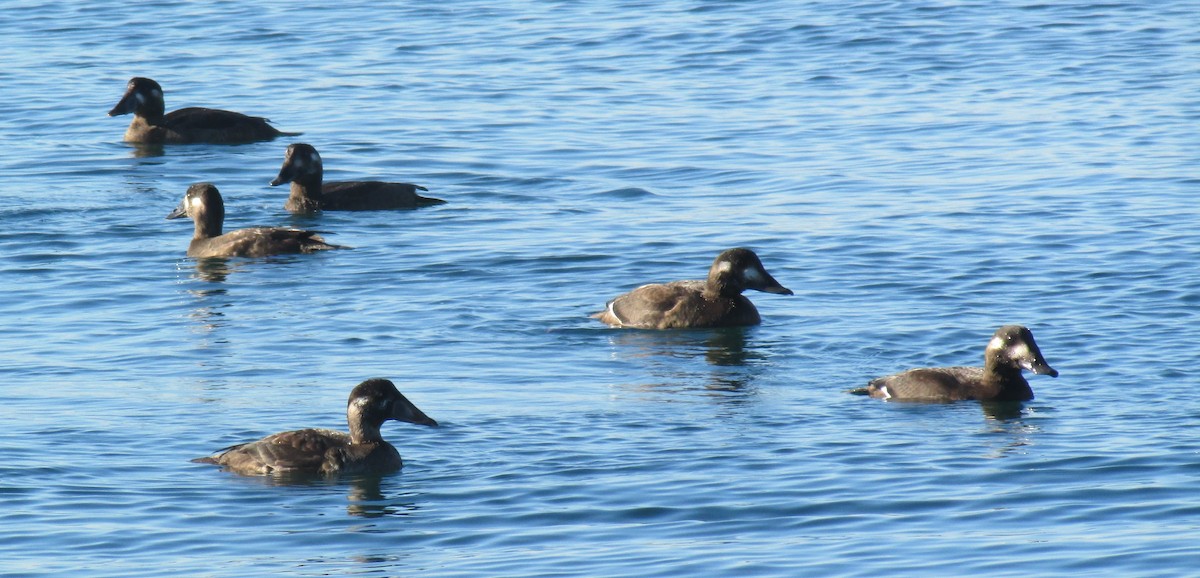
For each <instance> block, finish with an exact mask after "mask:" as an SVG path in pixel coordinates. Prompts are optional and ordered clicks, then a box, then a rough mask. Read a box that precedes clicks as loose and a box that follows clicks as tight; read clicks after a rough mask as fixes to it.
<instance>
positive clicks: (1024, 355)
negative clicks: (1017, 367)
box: [1009, 341, 1033, 359]
mask: <svg viewBox="0 0 1200 578" xmlns="http://www.w3.org/2000/svg"><path fill="white" fill-rule="evenodd" d="M1009 354H1011V355H1012V356H1013V357H1015V358H1017V359H1030V358H1032V357H1033V352H1032V351H1029V344H1028V343H1025V342H1024V341H1022V342H1020V343H1018V344H1016V345H1014V346H1013V348H1012V349H1011V350H1009Z"/></svg>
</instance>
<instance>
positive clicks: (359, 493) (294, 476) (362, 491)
mask: <svg viewBox="0 0 1200 578" xmlns="http://www.w3.org/2000/svg"><path fill="white" fill-rule="evenodd" d="M394 476H395V475H394V474H382V475H381V474H374V475H372V474H361V475H341V476H336V475H335V476H323V475H319V474H311V473H284V474H278V473H277V474H272V475H270V476H238V477H236V478H234V479H235V480H237V481H238V482H239V483H247V484H262V485H264V486H268V487H272V488H283V487H288V488H314V489H319V488H329V489H331V490H337V489H338V488H342V487H344V488H345V491H346V501H347V502H348V504H347V505H346V513H347V514H349V515H351V516H357V517H360V518H383V517H389V516H410V515H412V514H415V513H416V512H418V511H419V510H420V509H421V507H420V506H419V505H418V504H417V502H416V500H415V498H416V494H415V493H413V492H407V491H396V490H399V488H397V487H389V488H387V489H386V490H385V486H384V482H385V481H391V480H395V477H394ZM389 492H394V493H393V495H391V496H389V495H388V493H389ZM322 493H327V492H322Z"/></svg>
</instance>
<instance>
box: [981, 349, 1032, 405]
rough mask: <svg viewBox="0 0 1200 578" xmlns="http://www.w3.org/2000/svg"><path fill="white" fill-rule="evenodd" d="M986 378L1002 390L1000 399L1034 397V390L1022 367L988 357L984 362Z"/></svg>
mask: <svg viewBox="0 0 1200 578" xmlns="http://www.w3.org/2000/svg"><path fill="white" fill-rule="evenodd" d="M984 380H986V381H988V382H990V383H991V384H992V385H993V386H995V387H996V388H997V389H998V390H999V392H1000V399H1016V400H1026V399H1032V398H1033V390H1032V389H1030V387H1029V382H1028V381H1025V376H1024V375H1022V374H1021V368H1020V367H1016V366H1013V365H1011V364H1009V363H1001V362H1000V361H999V360H996V359H988V360H986V363H984Z"/></svg>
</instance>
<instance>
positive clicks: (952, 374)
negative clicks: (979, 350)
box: [851, 325, 1058, 402]
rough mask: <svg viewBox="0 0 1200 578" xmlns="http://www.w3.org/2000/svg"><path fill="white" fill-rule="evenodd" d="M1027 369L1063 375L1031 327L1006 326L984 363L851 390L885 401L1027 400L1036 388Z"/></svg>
mask: <svg viewBox="0 0 1200 578" xmlns="http://www.w3.org/2000/svg"><path fill="white" fill-rule="evenodd" d="M1022 370H1026V371H1031V372H1033V373H1035V374H1038V375H1049V376H1050V377H1058V371H1057V370H1055V369H1054V368H1053V367H1050V364H1049V363H1047V362H1046V358H1045V357H1043V356H1042V351H1041V350H1040V349H1038V345H1037V342H1036V341H1034V340H1033V333H1032V332H1030V331H1029V328H1027V327H1025V326H1023V325H1005V326H1003V327H1001V328H999V329H997V330H996V333H995V334H993V335H992V339H991V340H990V341H988V344H987V347H986V348H985V349H984V350H983V367H923V368H918V369H909V370H907V371H902V372H900V373H897V374H894V375H888V376H884V377H878V378H875V379H872V380H871V381H870V382H868V383H867V386H866V387H865V388H859V389H856V390H851V391H852V393H858V394H865V395H869V396H871V397H874V398H879V399H886V400H893V399H894V400H929V401H958V400H967V399H974V400H980V401H1001V402H1003V401H1028V400H1031V399H1033V389H1032V388H1030V387H1029V382H1028V381H1026V380H1025V377H1024V376H1023V375H1022V373H1021V372H1022Z"/></svg>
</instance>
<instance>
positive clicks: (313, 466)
mask: <svg viewBox="0 0 1200 578" xmlns="http://www.w3.org/2000/svg"><path fill="white" fill-rule="evenodd" d="M348 446H350V436H349V435H348V434H346V433H343V432H339V431H334V430H326V429H302V430H296V431H288V432H281V433H277V434H273V435H269V436H267V437H265V438H263V439H261V440H258V441H254V442H249V443H244V444H239V445H236V446H231V447H228V448H225V449H224V450H221V451H220V452H217V454H215V455H213V456H211V457H208V458H200V459H199V460H195V461H200V462H205V463H215V464H217V465H220V466H221V467H223V468H226V469H228V470H230V471H233V472H236V473H240V474H275V473H320V472H322V471H326V470H328V469H329V468H328V467H326V461H327V456H329V455H331V454H336V453H337V452H339V451H344V449H345V448H347V447H348ZM331 450H333V451H332V452H331Z"/></svg>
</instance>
